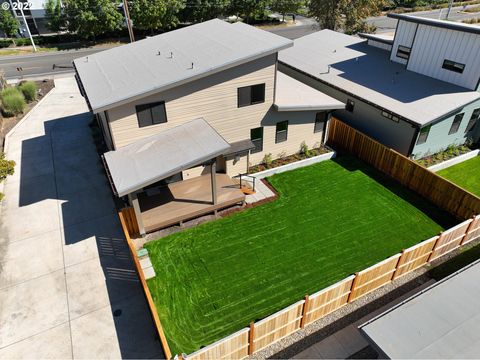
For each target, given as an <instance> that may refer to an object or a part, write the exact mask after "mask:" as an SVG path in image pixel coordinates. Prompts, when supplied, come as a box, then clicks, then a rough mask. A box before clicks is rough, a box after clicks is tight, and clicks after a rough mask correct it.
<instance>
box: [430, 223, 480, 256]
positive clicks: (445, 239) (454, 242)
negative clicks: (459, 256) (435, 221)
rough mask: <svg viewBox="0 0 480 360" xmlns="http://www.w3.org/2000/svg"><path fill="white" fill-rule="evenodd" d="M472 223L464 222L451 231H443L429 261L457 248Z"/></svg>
mask: <svg viewBox="0 0 480 360" xmlns="http://www.w3.org/2000/svg"><path fill="white" fill-rule="evenodd" d="M472 221H473V220H472V219H470V220H467V221H464V222H462V223H461V224H458V225H457V226H454V227H452V228H451V229H448V230H445V231H444V232H443V233H441V234H440V238H439V239H438V240H437V243H436V244H435V248H434V249H433V253H432V256H431V257H430V261H432V260H435V259H437V258H439V257H440V256H443V255H445V254H447V253H449V252H450V251H453V250H455V249H456V248H458V247H459V246H460V243H461V242H462V240H463V238H464V236H465V233H466V232H467V229H468V227H469V226H470V223H471V222H472Z"/></svg>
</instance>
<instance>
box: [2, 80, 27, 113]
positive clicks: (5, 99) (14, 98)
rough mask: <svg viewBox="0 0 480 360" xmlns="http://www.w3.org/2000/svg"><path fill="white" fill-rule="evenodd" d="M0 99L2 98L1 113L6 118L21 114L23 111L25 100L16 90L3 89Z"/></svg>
mask: <svg viewBox="0 0 480 360" xmlns="http://www.w3.org/2000/svg"><path fill="white" fill-rule="evenodd" d="M0 97H1V98H2V111H3V113H4V114H5V115H7V116H13V115H17V114H21V113H22V112H23V110H24V109H25V106H26V103H25V98H24V97H23V94H22V93H21V92H20V91H19V90H18V89H17V88H11V87H10V88H6V89H3V90H2V92H1V94H0Z"/></svg>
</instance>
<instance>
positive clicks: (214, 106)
mask: <svg viewBox="0 0 480 360" xmlns="http://www.w3.org/2000/svg"><path fill="white" fill-rule="evenodd" d="M292 45H293V42H292V41H291V40H289V39H285V38H283V37H280V36H277V35H274V34H272V33H269V32H266V31H263V30H260V29H257V28H254V27H252V26H249V25H245V24H242V23H236V24H229V23H226V22H224V21H221V20H217V19H216V20H211V21H207V22H204V23H201V24H197V25H193V26H189V27H186V28H183V29H179V30H175V31H172V32H168V33H165V34H161V35H158V36H155V37H151V38H147V39H145V40H142V41H138V42H135V43H132V44H128V45H124V46H120V47H118V48H114V49H110V50H106V51H103V52H100V53H97V54H94V55H89V56H87V57H82V58H79V59H77V60H75V61H74V67H75V69H76V72H77V79H78V82H79V86H80V89H81V91H82V93H83V95H84V96H85V98H86V100H87V103H88V104H89V106H90V109H91V111H92V112H93V113H94V114H95V115H96V117H97V119H98V122H99V124H100V127H101V129H102V132H103V134H104V138H105V141H106V143H107V146H108V148H109V149H110V151H109V152H107V153H106V154H105V155H104V159H105V164H106V168H107V172H108V173H109V176H110V178H111V183H112V186H113V189H114V192H115V193H116V194H117V195H118V196H120V197H122V196H126V195H128V196H129V198H130V201H131V203H132V205H133V207H134V208H135V211H136V216H137V220H139V227H140V232H141V233H145V232H148V231H152V230H154V229H156V228H159V227H163V226H166V225H170V224H172V223H176V222H179V221H182V220H184V219H186V218H189V217H192V216H193V215H200V214H202V213H204V212H206V211H210V210H212V209H214V210H216V209H218V208H221V207H225V206H227V205H230V204H231V203H234V202H238V201H239V200H240V201H241V200H242V199H243V198H242V197H241V196H240V195H239V194H238V192H239V190H238V189H234V190H235V191H233V188H232V186H231V181H230V180H229V179H230V177H232V176H236V175H238V174H244V173H247V172H248V168H249V165H254V164H258V163H260V162H262V159H263V158H264V156H265V155H266V154H271V156H272V157H273V158H276V157H279V156H280V154H286V155H289V154H293V153H296V152H298V151H299V150H300V146H301V143H302V142H305V143H306V144H307V145H308V146H309V147H316V146H319V145H320V144H321V143H322V142H323V141H324V137H325V132H326V131H325V129H326V124H327V121H328V118H329V113H330V112H331V111H332V110H336V109H341V108H344V106H345V105H344V104H343V103H342V102H341V101H338V100H336V99H334V98H332V97H330V96H328V95H325V94H324V93H322V92H320V91H318V90H316V89H314V88H312V87H309V86H307V85H305V84H303V83H302V82H300V81H298V80H295V79H294V78H292V77H290V76H288V75H286V74H283V73H281V72H279V71H278V69H277V56H278V52H279V51H280V50H283V49H286V48H288V47H291V46H292ZM209 174H210V175H209ZM209 176H211V181H210V183H211V184H212V186H211V190H212V191H211V192H210V185H208V184H209V183H208V182H207V181H206V179H209ZM202 179H203V180H202ZM202 181H203V182H202ZM186 182H188V183H187V185H188V186H186V185H185V186H184V187H183V188H182V189H183V190H182V191H184V192H183V193H182V194H180V193H177V194H176V193H175V189H174V187H175V188H176V189H177V190H178V189H180V188H181V187H182V186H183V185H182V184H185V183H186ZM215 182H216V183H217V185H218V184H220V185H219V186H217V185H215ZM165 184H169V185H168V187H167V188H165V186H164V185H165ZM205 184H206V185H205ZM162 186H163V187H162ZM195 188H198V189H202V190H201V191H203V192H204V193H203V195H202V196H203V197H202V196H200V195H199V194H200V192H201V191H200V190H199V193H197V194H194V193H193V190H192V192H189V193H188V196H187V195H185V191H186V192H188V191H190V190H191V189H195ZM189 189H190V190H189ZM165 191H168V192H169V194H168V196H166V195H165ZM179 191H180V190H179ZM209 194H211V196H212V197H211V198H210V197H208V196H210V195H209ZM182 196H183V197H184V198H183V199H181V201H180V200H179V199H180V198H181V197H182ZM193 196H197V198H196V199H193V198H192V197H193ZM156 197H158V198H156ZM160 197H161V198H160ZM205 197H206V198H205ZM187 198H188V199H190V200H192V201H188V199H187ZM155 199H156V200H155ZM222 199H223V200H222ZM210 200H211V201H210ZM175 202H176V203H177V205H178V206H180V205H179V204H180V203H182V202H183V203H182V204H188V206H189V207H190V208H189V210H188V211H187V210H185V207H186V205H185V206H183V208H182V209H181V210H178V209H177V208H175V209H173V208H167V205H168V204H170V205H168V206H173V205H172V203H175ZM207 203H208V204H207ZM160 205H162V206H164V207H163V211H162V216H163V218H164V219H163V220H162V221H159V220H158V216H157V215H155V216H154V215H151V216H150V215H148V213H149V211H150V212H151V211H153V210H152V209H157V210H158V208H159V207H160V208H161V206H160ZM207 205H208V206H207ZM210 205H215V207H214V208H212V207H211V206H210ZM177 210H178V211H177ZM166 213H169V214H171V215H170V217H168V218H165V216H166V215H165V214H166ZM155 214H158V211H157V212H156V213H155ZM174 214H177V215H175V216H174ZM142 222H143V224H142Z"/></svg>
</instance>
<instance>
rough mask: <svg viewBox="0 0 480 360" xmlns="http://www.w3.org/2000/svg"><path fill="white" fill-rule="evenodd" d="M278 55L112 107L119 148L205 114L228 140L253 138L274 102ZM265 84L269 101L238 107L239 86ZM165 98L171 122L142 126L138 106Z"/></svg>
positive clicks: (111, 114)
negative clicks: (138, 119)
mask: <svg viewBox="0 0 480 360" xmlns="http://www.w3.org/2000/svg"><path fill="white" fill-rule="evenodd" d="M275 61H276V56H275V55H271V56H267V57H264V58H261V59H258V60H256V61H252V62H250V63H247V64H243V65H240V66H237V67H235V68H232V69H229V70H226V71H223V72H221V73H218V74H215V75H212V76H209V77H207V78H204V79H199V80H197V81H194V82H191V83H188V84H185V85H183V86H179V87H177V88H173V89H170V90H167V91H165V92H162V93H158V94H155V95H152V96H149V97H147V98H144V99H140V100H137V101H134V102H132V103H129V104H125V105H122V106H119V107H117V108H114V109H111V110H108V115H109V119H110V124H111V128H112V133H113V141H114V144H115V148H119V147H122V146H125V145H128V144H130V143H132V142H135V141H137V140H139V139H142V138H145V137H147V136H151V135H154V134H156V133H158V132H161V131H164V130H166V129H169V128H172V127H174V126H178V125H181V124H184V123H186V122H188V121H191V120H194V119H197V118H200V117H203V118H204V119H205V120H206V121H207V122H208V123H209V124H210V125H211V126H212V127H213V128H215V129H216V130H217V131H218V132H219V133H220V135H222V136H223V137H224V138H225V140H227V141H228V142H235V141H240V140H244V139H249V138H250V129H253V128H256V127H258V126H260V125H259V124H260V122H261V120H262V119H263V118H264V117H265V116H266V114H267V113H268V111H269V109H270V108H271V107H272V104H273V94H274V79H275ZM260 83H265V102H264V103H261V104H256V105H251V106H245V107H241V108H238V107H237V89H238V88H239V87H242V86H248V85H255V84H260ZM157 101H165V107H166V111H167V123H163V124H157V125H152V126H147V127H143V128H139V127H138V122H137V115H136V112H135V106H136V105H139V104H145V103H151V102H157Z"/></svg>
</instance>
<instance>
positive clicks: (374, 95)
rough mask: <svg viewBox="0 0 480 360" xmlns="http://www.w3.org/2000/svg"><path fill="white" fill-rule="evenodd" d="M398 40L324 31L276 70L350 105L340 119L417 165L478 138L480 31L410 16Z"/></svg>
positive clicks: (303, 41) (299, 42)
mask: <svg viewBox="0 0 480 360" xmlns="http://www.w3.org/2000/svg"><path fill="white" fill-rule="evenodd" d="M389 16H390V17H393V18H396V19H398V25H397V29H396V32H395V36H387V35H363V36H364V37H365V38H366V39H367V40H364V39H360V38H358V37H353V36H349V35H345V34H341V33H337V32H334V31H330V30H322V31H319V32H316V33H313V34H311V35H307V36H305V37H302V38H299V39H296V40H295V45H294V46H293V47H291V48H289V49H286V50H283V51H281V52H280V53H279V70H280V71H282V72H285V73H286V74H288V75H290V76H292V77H294V78H296V79H298V80H300V81H302V82H304V83H305V84H308V85H310V86H312V87H315V88H316V89H318V90H320V91H323V92H325V93H326V94H328V95H330V96H333V97H334V98H336V99H338V100H340V101H342V102H345V103H346V104H347V105H346V108H345V110H341V111H338V112H336V115H337V116H338V117H339V118H341V119H342V120H344V121H345V122H347V123H348V124H350V125H352V126H354V127H355V128H357V129H359V130H361V131H362V132H364V133H366V134H367V135H369V136H371V137H373V138H375V139H377V140H378V141H380V142H382V143H383V144H385V145H387V146H390V147H392V148H394V149H395V150H397V151H399V152H401V153H402V154H405V155H409V156H410V155H412V156H413V157H416V158H419V157H423V156H425V155H428V154H432V153H435V152H438V151H441V150H443V149H445V148H446V147H448V146H449V145H451V144H454V145H460V144H463V143H465V142H466V141H467V140H470V141H478V139H479V137H480V125H478V122H479V119H480V92H479V81H480V61H479V60H478V59H479V58H480V27H478V26H474V25H468V24H461V23H453V22H448V21H442V20H432V19H424V18H419V17H414V16H409V15H398V14H389Z"/></svg>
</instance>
